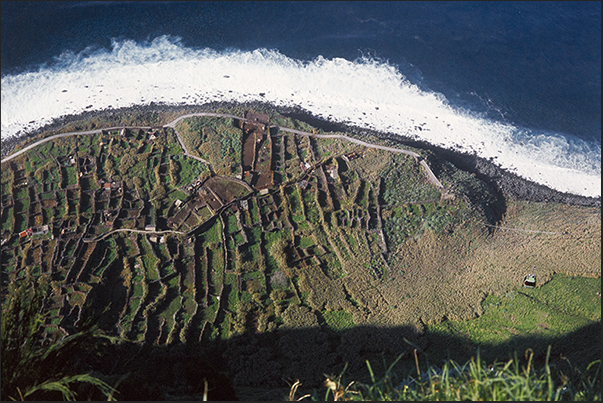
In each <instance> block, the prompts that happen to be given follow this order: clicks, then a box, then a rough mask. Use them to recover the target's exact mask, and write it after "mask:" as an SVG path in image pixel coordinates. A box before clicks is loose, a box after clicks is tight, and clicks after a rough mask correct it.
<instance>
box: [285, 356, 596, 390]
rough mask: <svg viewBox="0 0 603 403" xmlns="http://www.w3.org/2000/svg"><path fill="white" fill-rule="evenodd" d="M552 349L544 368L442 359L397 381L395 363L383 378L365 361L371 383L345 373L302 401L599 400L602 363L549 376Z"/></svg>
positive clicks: (518, 362) (513, 361) (529, 361)
mask: <svg viewBox="0 0 603 403" xmlns="http://www.w3.org/2000/svg"><path fill="white" fill-rule="evenodd" d="M549 354H550V348H549V351H548V352H547V357H546V361H545V363H544V365H542V366H537V364H536V363H533V362H532V359H533V353H529V354H527V355H528V358H527V364H526V365H522V364H521V360H520V359H519V358H518V357H517V356H515V357H514V359H511V360H509V361H507V362H494V363H492V364H488V363H486V362H483V361H482V360H481V359H480V355H479V352H478V354H477V357H476V358H473V357H472V358H471V360H470V361H468V362H466V363H465V364H462V365H461V364H459V363H457V362H455V361H452V360H449V361H446V362H445V363H444V364H443V365H442V366H441V367H436V366H432V367H429V368H428V369H427V370H426V371H425V372H420V370H419V368H420V367H419V363H418V361H417V372H418V374H416V375H408V376H406V377H404V378H403V377H399V376H398V375H397V374H396V372H395V371H394V367H395V364H396V362H394V363H393V364H392V365H391V366H390V367H389V368H388V370H387V371H386V373H385V375H383V376H381V377H377V376H375V374H374V373H373V370H372V368H371V365H370V363H368V362H367V367H368V371H369V373H370V376H371V380H370V381H369V382H366V383H364V382H359V383H355V382H353V381H352V382H349V383H348V381H347V380H346V379H345V373H342V374H340V375H339V376H337V377H333V378H334V379H330V378H326V380H325V388H326V392H324V395H322V394H320V392H319V391H314V392H313V393H312V394H306V395H304V396H303V397H302V398H304V399H308V400H313V401H330V400H352V401H466V400H472V401H476V400H485V401H568V400H569V401H600V400H601V380H600V374H601V361H600V360H597V361H593V362H592V363H591V364H589V365H588V366H587V368H586V370H585V371H584V372H580V371H577V370H574V371H571V372H570V373H569V374H568V375H566V374H563V373H559V374H553V371H552V369H551V365H550V364H549V358H550V355H549ZM298 387H299V384H298V383H296V384H294V385H293V387H292V388H291V391H290V394H289V399H288V400H298V399H299V398H297V396H296V392H297V388H298Z"/></svg>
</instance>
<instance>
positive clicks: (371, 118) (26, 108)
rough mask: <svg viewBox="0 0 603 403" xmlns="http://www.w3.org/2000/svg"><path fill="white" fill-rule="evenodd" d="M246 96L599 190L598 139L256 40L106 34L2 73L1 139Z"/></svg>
mask: <svg viewBox="0 0 603 403" xmlns="http://www.w3.org/2000/svg"><path fill="white" fill-rule="evenodd" d="M253 101H261V102H268V103H271V104H274V105H276V106H285V107H300V108H303V109H304V110H306V111H308V112H310V113H312V114H313V115H315V116H317V117H321V118H324V119H327V120H330V121H334V122H338V123H345V124H348V125H354V126H358V127H360V128H366V129H371V130H376V131H379V132H386V133H394V134H398V135H401V136H406V137H409V138H412V139H416V140H419V141H425V142H428V143H431V144H433V145H436V146H441V147H444V148H448V149H453V150H456V151H459V152H467V153H474V154H476V155H477V156H479V157H482V158H485V159H488V160H491V161H492V162H494V163H495V164H497V165H499V166H500V167H501V168H504V169H507V170H509V171H511V172H513V173H515V174H517V175H519V176H521V177H523V178H526V179H528V180H531V181H533V182H536V183H539V184H543V185H546V186H548V187H550V188H552V189H555V190H558V191H561V192H567V193H571V194H575V195H581V196H588V197H600V196H601V147H600V145H597V144H592V143H587V142H585V141H582V140H580V139H576V138H573V137H571V136H567V135H563V134H556V133H550V132H545V131H538V130H537V129H528V128H522V127H516V126H513V125H511V124H508V123H502V122H497V121H493V120H491V119H487V118H485V117H484V116H483V115H482V114H480V113H476V112H472V111H470V110H466V109H465V110H464V109H460V108H458V107H454V106H452V105H450V104H449V102H448V100H447V99H446V98H445V97H444V96H443V95H442V94H439V93H436V92H429V91H425V90H422V89H420V88H419V87H418V86H416V85H415V84H413V83H411V82H409V81H408V80H407V79H406V77H404V75H402V74H401V73H400V71H399V70H398V69H397V68H396V67H395V66H393V65H392V64H389V63H388V62H387V61H382V60H377V59H373V58H369V57H362V58H358V59H356V60H346V59H343V58H332V59H327V58H324V57H321V56H318V57H316V58H315V59H313V60H309V61H302V60H297V59H293V58H290V57H288V56H286V55H284V54H282V53H280V52H279V51H278V50H275V49H265V48H260V49H256V50H253V51H241V50H237V49H230V50H226V51H216V50H213V49H209V48H205V49H192V48H189V47H186V46H184V45H182V43H181V42H180V40H179V39H178V38H173V37H170V36H160V37H157V38H155V39H154V40H152V41H150V42H146V43H137V42H135V41H132V40H123V41H113V44H112V48H111V49H110V50H108V49H97V50H94V51H90V50H86V51H85V52H82V53H81V54H73V53H65V54H62V55H61V56H60V57H58V58H57V59H56V60H55V62H54V63H53V64H52V65H45V66H42V67H40V68H39V69H38V70H37V71H28V72H23V73H19V74H15V75H6V76H4V77H3V78H2V103H1V107H2V115H1V122H2V138H3V139H6V138H8V137H11V136H17V135H19V134H22V133H27V132H29V131H32V130H35V129H38V128H40V127H42V126H44V125H45V124H49V123H51V122H52V121H53V120H54V119H57V118H60V117H61V116H64V115H68V114H77V113H80V112H84V111H96V110H103V109H107V108H121V107H127V106H133V105H146V104H150V103H151V102H153V103H164V104H168V105H198V104H204V103H209V102H253Z"/></svg>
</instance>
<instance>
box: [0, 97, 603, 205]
mask: <svg viewBox="0 0 603 403" xmlns="http://www.w3.org/2000/svg"><path fill="white" fill-rule="evenodd" d="M218 108H256V109H262V110H266V111H274V112H277V113H279V114H281V115H283V116H286V117H290V118H293V119H297V120H300V121H303V122H306V123H308V124H310V125H312V126H314V127H317V128H320V129H322V130H324V131H339V132H347V133H350V134H352V135H354V136H355V137H358V138H361V139H367V138H368V137H376V138H379V139H382V140H385V141H388V142H391V143H395V144H400V145H403V146H409V147H414V148H418V149H423V150H428V151H429V152H430V154H431V157H430V159H429V164H430V166H432V169H433V170H434V171H435V172H436V175H437V171H438V169H439V168H441V166H442V164H443V163H444V162H446V161H448V162H450V163H452V164H454V165H455V166H456V167H458V168H459V169H462V170H464V171H467V172H470V173H472V174H474V175H476V176H477V177H478V178H479V179H481V180H483V181H484V182H486V183H487V184H488V185H490V186H492V188H493V189H496V191H497V192H498V193H499V194H500V195H501V196H502V195H505V196H507V197H513V198H515V199H519V200H527V201H533V202H554V203H562V204H569V205H577V206H584V207H598V208H600V207H601V197H596V198H595V197H587V196H580V195H574V194H570V193H564V192H560V191H557V190H554V189H551V188H549V187H547V186H544V185H541V184H538V183H535V182H532V181H529V180H527V179H524V178H522V177H520V176H518V175H516V174H514V173H513V172H509V171H508V170H505V169H503V168H501V167H499V166H497V165H496V164H494V163H493V162H491V161H489V160H487V159H485V158H482V157H479V156H477V155H475V154H470V153H464V152H460V151H455V150H450V149H445V148H442V147H438V146H435V145H433V144H430V143H427V142H425V141H420V140H416V139H412V138H409V137H405V136H401V135H399V134H395V133H384V132H378V131H375V130H370V129H365V128H360V127H358V126H354V125H348V124H345V123H339V122H333V121H329V120H326V119H324V118H321V117H318V116H315V115H313V114H312V113H310V112H309V111H307V110H304V109H303V108H300V107H294V106H291V107H282V106H275V105H272V104H269V103H266V102H243V103H235V102H232V103H231V102H213V103H207V104H203V105H169V104H163V103H153V102H152V103H150V104H147V105H135V106H131V107H124V108H118V109H104V110H101V111H84V112H82V113H81V114H77V115H75V114H73V115H65V116H62V117H60V118H58V119H55V120H54V121H53V122H52V123H50V124H48V125H45V126H43V127H41V128H39V129H36V130H34V131H31V132H29V133H26V134H22V135H20V136H15V137H11V138H8V139H2V143H1V154H2V156H3V157H4V156H7V155H9V154H10V153H11V152H12V150H13V149H14V147H15V146H16V145H18V144H19V143H21V142H23V141H25V140H26V139H30V138H35V137H37V136H39V135H41V134H42V133H47V132H55V133H58V131H59V130H60V129H61V128H62V127H63V126H64V125H65V124H67V123H70V122H75V121H82V120H86V119H92V118H95V117H106V118H110V117H112V116H119V115H121V114H123V113H127V112H136V113H139V114H162V113H178V112H181V113H185V112H187V113H191V112H209V111H214V110H216V109H218Z"/></svg>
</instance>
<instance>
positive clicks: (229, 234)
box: [0, 109, 601, 400]
mask: <svg viewBox="0 0 603 403" xmlns="http://www.w3.org/2000/svg"><path fill="white" fill-rule="evenodd" d="M217 112H219V113H227V114H230V115H235V116H239V118H232V117H216V116H196V117H189V118H186V119H183V120H180V121H179V122H177V123H174V124H173V125H172V124H169V123H170V121H172V120H174V119H175V118H176V117H177V115H175V114H174V113H169V114H165V115H161V114H151V115H145V116H139V115H136V114H133V113H132V112H126V113H124V114H122V115H115V116H113V117H112V118H111V119H113V120H111V119H108V118H106V117H105V118H93V119H87V120H82V121H79V122H72V123H70V124H69V125H67V126H65V128H64V129H63V130H62V132H70V131H82V130H88V129H98V128H104V127H114V128H113V129H110V130H100V129H98V132H97V133H92V134H86V135H69V136H66V137H62V138H57V139H54V140H51V141H47V142H45V143H43V144H40V145H38V146H36V147H35V148H33V149H32V150H29V151H28V152H26V153H24V154H22V155H19V156H17V157H16V158H13V159H10V160H8V161H4V162H3V163H2V195H1V197H2V199H1V202H2V205H1V209H2V211H1V214H2V215H1V232H0V234H1V237H2V263H1V273H0V274H1V276H2V277H1V280H2V285H3V287H2V291H3V296H4V297H6V296H7V295H8V294H7V292H8V288H7V285H8V284H19V283H21V282H26V283H36V282H39V281H40V279H41V278H43V279H45V281H46V280H47V282H48V285H49V286H48V288H47V291H46V292H45V293H44V295H43V298H42V307H43V308H42V309H43V310H44V312H47V315H46V316H45V318H44V322H43V331H42V332H41V333H40V335H39V336H40V337H41V340H45V341H46V342H47V343H50V342H52V341H56V340H61V339H63V338H64V337H65V336H68V335H72V334H76V333H77V332H79V331H81V330H82V329H85V328H87V327H88V326H89V325H90V324H91V323H94V324H95V325H97V326H98V327H99V328H100V330H101V331H102V332H103V333H104V334H106V335H109V336H114V337H119V338H120V340H121V343H123V344H122V346H121V347H111V348H109V347H106V346H105V347H98V348H99V351H102V352H103V354H104V355H106V357H105V358H103V359H102V360H101V361H103V363H102V364H101V363H98V369H96V371H99V372H100V373H102V374H103V375H104V376H106V377H107V379H110V380H113V381H116V380H117V379H121V378H120V376H122V375H124V374H126V373H127V372H128V371H126V370H125V369H129V372H131V373H132V374H134V375H132V378H130V380H122V382H123V383H122V388H124V389H122V390H121V391H122V393H123V395H122V396H126V395H127V393H128V392H126V388H127V387H131V385H133V384H134V383H135V382H137V381H140V379H142V378H144V377H146V376H148V373H147V372H145V371H148V369H143V368H139V367H129V365H130V366H131V365H134V364H133V363H134V362H137V361H140V359H141V357H145V359H148V360H151V361H153V362H155V361H154V360H158V361H157V362H161V360H162V359H165V362H166V363H170V365H176V362H178V361H177V360H176V359H175V357H182V356H183V355H184V356H187V357H198V360H199V361H195V360H197V358H190V362H189V361H187V362H188V364H186V365H190V366H195V365H208V367H212V368H213V369H212V371H215V373H218V374H221V376H223V377H224V378H220V379H222V381H220V382H227V383H229V384H230V386H232V388H233V390H234V391H235V393H236V395H237V396H238V398H239V399H241V400H267V399H268V400H270V399H274V398H277V399H280V398H279V397H278V396H281V397H282V396H287V395H288V393H289V391H290V385H292V384H293V383H294V382H295V381H296V380H300V381H301V382H302V384H303V387H300V389H299V391H300V392H302V391H303V390H304V388H307V391H312V390H317V389H319V388H322V387H323V383H324V381H325V374H339V373H341V371H343V369H344V367H345V368H346V374H347V376H350V377H352V378H353V379H358V380H359V381H360V380H363V381H366V380H368V378H367V376H368V373H367V367H366V360H370V361H371V362H373V363H374V367H373V369H374V370H375V371H377V372H379V371H381V372H383V371H385V370H386V369H387V365H388V364H387V362H389V363H391V362H392V361H393V360H395V359H396V358H397V357H401V358H400V360H399V362H398V364H397V365H398V367H399V368H400V371H401V372H404V371H407V370H411V369H412V368H414V367H415V364H416V363H415V358H414V351H415V349H417V351H419V352H420V356H421V357H422V359H424V360H426V361H425V362H426V363H427V362H429V363H436V364H439V363H440V361H441V360H445V359H449V358H450V359H455V360H458V361H465V360H467V359H469V357H471V356H472V355H474V354H475V353H476V351H477V348H478V347H480V349H481V355H482V357H484V358H485V359H488V360H492V361H493V360H495V359H496V358H501V359H506V358H507V357H508V356H509V355H512V353H513V352H514V351H519V352H520V353H521V354H523V351H524V350H525V349H527V348H532V350H533V351H534V354H535V357H536V358H535V359H541V358H543V357H544V356H545V355H546V348H547V345H549V344H550V345H552V346H553V347H552V348H553V353H554V354H557V355H559V354H565V355H569V356H571V357H574V358H575V361H576V364H578V363H580V364H581V365H582V364H584V365H586V364H588V362H587V361H588V360H590V359H595V358H593V354H592V353H593V351H595V350H592V348H591V347H592V346H591V345H590V344H586V347H585V346H580V345H576V344H575V343H573V342H571V340H574V339H573V338H572V337H573V336H571V335H572V334H580V332H581V331H583V329H588V328H589V326H593V325H596V324H597V323H598V324H599V326H600V313H601V309H600V307H601V305H600V288H601V282H600V274H601V260H600V256H601V255H600V253H601V242H600V240H601V237H600V236H601V216H600V209H599V208H587V207H577V206H569V205H562V204H555V203H534V202H526V201H520V200H514V199H512V198H506V199H501V198H500V196H497V194H498V193H497V192H496V191H495V190H494V189H492V188H490V186H489V185H487V184H486V183H484V182H482V181H480V180H479V179H478V178H476V177H475V176H474V175H471V174H469V173H467V172H464V171H461V170H459V169H457V168H456V167H455V166H454V165H452V164H450V163H441V165H439V166H438V167H437V169H435V167H432V168H433V171H434V172H437V178H435V180H434V178H433V177H432V176H430V175H431V169H430V168H429V164H430V161H431V154H430V152H429V151H425V150H419V149H408V148H406V149H402V148H396V147H397V146H396V147H394V146H392V145H391V144H386V143H383V142H380V141H379V139H376V138H370V140H371V142H370V143H364V142H363V141H367V139H366V138H365V139H362V140H363V141H361V140H359V139H358V138H355V137H353V136H352V135H349V134H345V133H331V132H329V133H325V132H324V131H323V130H321V129H316V128H314V127H311V126H310V125H308V124H307V123H304V122H301V121H296V120H293V119H290V118H286V117H284V116H282V115H279V114H277V113H275V112H271V111H263V110H255V111H250V110H246V111H245V110H239V109H232V110H218V111H217ZM145 119H147V121H145ZM126 126H127V128H126ZM285 129H293V130H297V131H298V132H292V131H290V130H285ZM325 135H327V136H325ZM337 136H338V137H337ZM42 137H44V136H42ZM28 143H29V144H33V140H30V141H28ZM375 145H377V146H381V148H379V147H375ZM426 162H427V163H426ZM493 217H497V218H498V219H494V218H493ZM533 267H536V274H537V286H536V288H534V289H527V288H524V287H522V281H523V277H524V275H525V274H526V273H528V272H531V271H532V268H533ZM597 292H598V294H597ZM3 299H4V300H5V301H4V305H3V311H4V310H5V309H7V308H6V307H7V306H8V305H7V303H8V300H7V298H3ZM581 329H582V330H581ZM576 332H577V333H576ZM585 340H590V339H585ZM595 341H597V340H595ZM593 345H595V344H594V343H593ZM596 345H597V346H598V343H597V344H596ZM115 349H117V350H119V349H122V350H121V352H120V354H122V355H123V357H129V358H124V360H125V362H127V363H128V364H126V363H124V367H123V368H117V367H114V368H110V366H108V365H107V364H106V362H105V361H106V360H109V357H110V356H112V354H116V353H117V350H115ZM598 351H599V352H600V349H599V350H598ZM595 352H596V351H595ZM160 357H165V358H160ZM128 360H129V361H128ZM174 360H175V361H174ZM83 361H84V362H85V361H86V360H85V359H83ZM208 362H209V363H211V364H207V363H208ZM378 363H383V364H378ZM90 365H92V364H90ZM186 365H185V366H184V367H183V366H182V365H177V367H178V369H177V370H176V371H175V373H176V374H179V373H182V377H181V378H180V379H173V377H174V374H172V375H171V377H169V379H168V375H167V373H166V374H164V373H163V372H162V371H168V372H169V369H168V368H169V365H168V366H167V367H165V368H162V371H159V372H161V373H162V374H163V375H161V376H160V375H157V377H158V378H157V379H158V380H157V381H156V382H159V384H161V385H163V386H162V387H158V386H154V387H152V386H151V385H150V384H149V385H148V386H145V388H147V389H145V390H144V393H146V395H145V394H143V395H141V396H143V397H144V396H147V397H148V398H149V399H159V400H165V399H168V397H169V396H171V398H173V399H176V398H177V397H184V398H192V397H194V396H199V394H200V393H202V390H201V389H202V388H201V389H199V388H198V386H199V385H200V384H202V382H200V381H199V380H198V379H195V377H194V376H193V375H192V374H193V372H190V371H192V370H191V369H190V368H189V367H188V366H186ZM92 367H94V366H93V365H92ZM101 368H102V370H101ZM187 368H188V369H187ZM178 371H181V372H178ZM162 376H165V377H166V378H162ZM124 379H125V378H124ZM223 379H227V380H228V381H224V380H223ZM128 385H129V386H128ZM192 385H196V386H195V387H193V386H192ZM230 386H228V388H230ZM117 389H118V391H119V390H120V389H119V387H118V388H117ZM143 389H144V388H143ZM141 393H142V392H141ZM116 396H117V398H118V399H119V398H120V397H119V395H116ZM3 397H4V396H3ZM171 398H170V399H171Z"/></svg>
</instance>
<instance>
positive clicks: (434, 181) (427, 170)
mask: <svg viewBox="0 0 603 403" xmlns="http://www.w3.org/2000/svg"><path fill="white" fill-rule="evenodd" d="M191 117H218V118H231V119H238V120H244V121H247V120H248V119H245V118H243V117H240V116H235V115H229V114H224V113H212V112H197V113H189V114H186V115H182V116H179V117H178V118H176V119H174V120H173V121H171V122H169V123H167V124H165V125H163V127H169V128H171V129H174V132H175V133H176V138H177V139H178V142H179V143H180V146H181V147H182V149H183V150H184V155H186V156H187V157H190V158H193V159H196V160H197V161H200V162H203V163H204V164H206V165H207V166H208V168H209V169H210V171H211V172H213V169H212V167H211V164H210V163H209V162H208V161H206V160H204V159H203V158H200V157H197V156H195V155H192V154H190V153H189V152H188V150H187V148H186V147H185V146H184V142H183V141H182V138H181V137H180V133H178V130H176V125H177V124H178V123H179V122H180V121H182V120H184V119H187V118H191ZM270 127H271V128H277V129H278V130H282V131H285V132H289V133H293V134H299V135H302V136H311V137H316V138H325V139H341V140H346V141H349V142H352V143H355V144H358V145H361V146H364V147H369V148H375V149H379V150H384V151H389V152H393V153H398V154H406V155H410V156H412V157H415V158H416V159H417V160H419V163H420V164H421V166H423V168H424V169H425V173H426V175H427V179H428V180H429V182H431V183H432V184H434V185H435V186H437V187H438V188H440V189H442V190H444V193H445V194H446V195H447V194H448V192H447V191H446V189H445V188H444V186H443V185H442V183H441V182H440V181H439V180H438V178H437V177H436V176H435V174H434V173H433V171H432V170H431V168H430V167H429V165H428V164H427V162H426V161H425V160H424V159H423V158H422V157H421V156H420V155H419V154H417V153H416V152H414V151H409V150H402V149H400V148H395V147H387V146H380V145H377V144H371V143H367V142H366V141H362V140H359V139H355V138H353V137H348V136H346V135H343V134H315V133H309V132H304V131H302V130H296V129H289V128H287V127H281V126H270ZM124 128H125V129H151V127H150V126H121V127H109V128H105V129H97V130H88V131H83V132H68V133H60V134H55V135H52V136H49V137H46V138H44V139H41V140H38V141H36V142H35V143H33V144H30V145H28V146H27V147H25V148H23V149H22V150H19V151H17V152H15V153H13V154H11V155H9V156H7V157H5V158H2V161H1V162H2V163H5V162H8V161H10V160H12V159H13V158H16V157H18V156H19V155H21V154H23V153H25V152H27V151H29V150H31V149H33V148H35V147H37V146H39V145H41V144H44V143H47V142H49V141H52V140H55V139H58V138H61V137H67V136H76V135H90V134H98V133H101V132H103V131H110V130H121V129H124Z"/></svg>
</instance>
